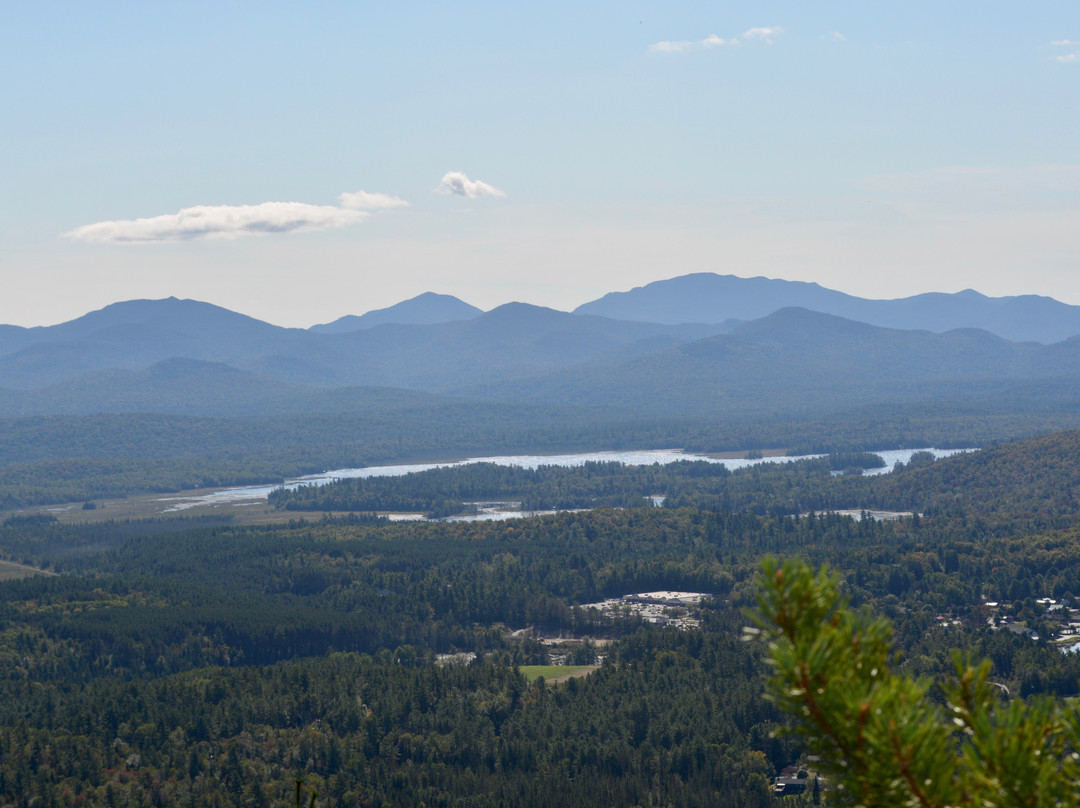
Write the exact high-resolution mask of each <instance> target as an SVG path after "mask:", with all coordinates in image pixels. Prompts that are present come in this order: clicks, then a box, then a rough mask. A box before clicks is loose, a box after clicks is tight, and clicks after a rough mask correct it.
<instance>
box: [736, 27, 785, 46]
mask: <svg viewBox="0 0 1080 808" xmlns="http://www.w3.org/2000/svg"><path fill="white" fill-rule="evenodd" d="M782 33H784V29H783V28H776V27H772V28H751V29H750V30H748V31H747V32H746V33H744V34H743V39H760V40H762V41H764V42H768V43H769V44H770V45H771V44H772V38H773V37H774V36H779V35H780V34H782Z"/></svg>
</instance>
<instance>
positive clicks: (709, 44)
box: [700, 34, 739, 48]
mask: <svg viewBox="0 0 1080 808" xmlns="http://www.w3.org/2000/svg"><path fill="white" fill-rule="evenodd" d="M700 44H701V46H702V47H705V48H715V47H716V46H717V45H738V44H739V40H738V39H737V38H736V39H721V38H720V37H718V36H717V35H716V34H709V35H708V36H707V37H705V38H704V39H703V40H701V43H700Z"/></svg>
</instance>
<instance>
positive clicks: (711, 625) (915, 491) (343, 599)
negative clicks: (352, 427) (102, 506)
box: [0, 433, 1080, 806]
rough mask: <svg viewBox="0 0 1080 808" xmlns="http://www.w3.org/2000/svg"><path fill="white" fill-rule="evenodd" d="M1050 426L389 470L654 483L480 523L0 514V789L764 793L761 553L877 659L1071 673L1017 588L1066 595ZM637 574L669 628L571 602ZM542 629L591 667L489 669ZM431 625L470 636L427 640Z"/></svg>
mask: <svg viewBox="0 0 1080 808" xmlns="http://www.w3.org/2000/svg"><path fill="white" fill-rule="evenodd" d="M1078 448H1080V434H1077V433H1058V434H1054V435H1047V436H1044V437H1040V438H1036V439H1033V440H1031V441H1027V442H1023V443H1016V444H1008V445H1001V446H997V447H993V448H991V449H989V450H984V451H979V452H972V453H969V454H965V455H958V456H955V457H953V458H947V459H941V460H938V461H935V462H928V461H927V460H926V459H925V458H924V459H918V458H917V459H916V461H915V462H913V463H912V464H910V466H908V467H905V468H903V469H898V470H896V471H894V472H892V473H890V474H886V475H882V476H876V477H863V476H858V475H855V474H841V475H839V476H835V475H834V474H833V473H832V471H833V467H834V466H844V467H850V464H851V463H852V462H853V461H855V460H859V459H860V458H858V457H852V456H850V455H849V456H841V455H837V456H836V457H833V458H831V459H830V458H828V457H826V458H822V459H821V460H817V461H804V462H799V463H778V464H766V465H761V466H755V467H753V468H750V469H746V470H742V471H738V472H727V471H725V470H722V467H720V466H716V465H714V464H713V465H711V466H710V467H709V468H705V467H706V466H709V465H710V464H695V463H688V464H675V465H673V466H671V467H645V468H643V469H640V470H631V469H626V468H625V467H618V468H617V467H614V466H610V465H608V464H595V465H593V466H591V467H587V468H585V469H579V470H577V471H576V472H573V473H571V471H572V470H558V471H552V472H541V473H536V474H519V473H518V472H517V471H515V472H509V473H505V472H504V471H502V470H498V471H496V470H493V469H491V468H471V467H462V468H461V469H457V470H453V471H454V472H455V473H456V474H431V475H428V476H427V477H424V478H421V479H422V480H426V481H427V482H423V483H422V484H423V485H428V484H429V483H430V482H431V481H436V482H438V481H440V480H442V481H444V482H445V481H450V482H454V484H457V485H462V486H465V485H467V484H473V483H477V484H479V483H481V482H482V483H483V485H491V484H499V485H502V484H505V485H507V486H514V487H516V488H515V490H519V491H520V492H521V494H522V495H523V497H524V496H529V495H533V494H534V495H536V496H538V497H541V498H542V497H544V496H550V495H551V490H548V489H546V488H545V486H555V489H554V490H556V491H558V490H561V488H565V489H566V490H567V491H570V490H572V489H574V488H577V487H579V486H580V487H581V488H582V489H583V490H586V491H589V490H590V489H589V485H593V486H595V488H596V490H594V491H591V494H592V495H598V496H599V495H603V491H605V490H608V489H609V488H610V490H611V491H612V492H614V493H618V492H620V491H622V492H623V493H624V494H625V493H626V492H631V491H633V492H640V490H648V492H649V493H650V494H651V493H664V492H665V489H664V488H663V487H664V486H665V485H669V486H671V488H670V489H668V490H667V496H668V501H667V502H666V503H665V507H659V508H657V507H651V506H643V507H630V508H623V507H619V508H612V507H594V508H593V509H591V510H588V511H582V512H576V513H560V514H556V515H553V516H547V517H535V518H529V519H519V520H510V521H505V522H477V523H446V522H432V523H420V524H415V523H408V524H405V523H391V524H387V523H380V522H375V521H371V520H369V519H367V518H366V517H363V516H360V515H357V516H347V515H346V516H341V517H324V516H321V515H320V514H314V515H311V516H309V517H308V518H307V519H306V520H305V519H297V520H295V521H294V522H292V523H291V524H288V525H283V526H277V527H270V526H266V527H238V526H234V525H231V524H228V523H222V521H221V520H220V519H197V518H187V519H185V518H178V519H168V520H166V519H159V520H146V521H121V522H96V523H87V524H61V523H59V522H56V521H55V520H53V519H52V518H51V517H48V516H27V515H20V514H10V515H7V516H6V517H5V518H4V519H3V521H2V523H0V553H2V555H3V557H4V558H5V559H7V560H10V561H16V562H19V563H23V564H29V565H33V566H38V567H41V568H43V569H47V570H49V571H51V572H54V573H59V574H58V575H48V576H46V575H39V576H33V577H26V578H21V579H18V580H4V581H0V805H18V806H23V805H27V806H28V805H31V804H33V805H44V806H53V805H57V806H69V805H79V806H83V805H86V806H97V805H108V806H116V805H130V806H143V805H155V806H166V805H168V806H173V805H222V806H232V805H271V804H275V805H280V804H284V803H286V802H287V801H288V798H289V794H290V793H291V788H292V784H293V782H294V779H295V777H296V776H297V775H302V776H303V777H304V778H305V783H307V784H309V785H310V786H311V787H312V788H317V790H318V791H319V792H320V794H321V795H322V796H320V798H319V799H320V804H321V803H322V802H323V801H326V802H327V804H332V805H353V804H358V805H372V806H375V805H402V806H405V805H419V804H427V805H446V806H452V805H455V806H456V805H463V804H469V805H480V806H487V805H490V806H497V805H511V804H512V805H522V806H525V805H536V806H548V805H552V806H554V805H582V806H584V805H642V806H644V805H655V804H671V805H685V806H699V805H701V806H705V805H717V806H728V805H731V806H735V805H751V806H752V805H768V804H772V803H773V801H774V800H775V798H774V797H773V796H772V794H771V793H770V783H771V778H772V777H773V776H775V775H776V774H777V773H778V772H779V771H780V770H781V769H782V768H783V767H785V766H788V765H791V764H793V763H795V762H796V761H797V760H798V759H799V754H800V750H799V748H798V746H797V744H796V743H795V741H794V740H792V739H777V738H775V737H773V732H774V730H775V729H776V728H777V727H778V726H780V724H781V721H782V719H781V717H780V716H779V714H778V713H777V712H776V711H775V709H774V708H773V707H772V705H771V704H770V703H769V702H768V701H767V700H766V699H765V684H764V683H765V678H766V676H767V669H766V667H765V666H764V664H763V661H762V656H761V655H762V649H761V648H759V647H758V646H756V645H755V644H753V643H749V644H748V643H744V642H741V641H740V639H739V638H740V635H741V629H742V627H743V625H744V624H745V622H746V617H745V615H744V609H746V608H748V607H752V606H753V605H754V603H755V602H756V594H757V587H756V584H755V576H756V574H757V570H758V568H759V565H760V561H761V558H762V557H763V555H765V554H771V555H777V556H800V557H802V558H804V559H806V560H807V561H808V562H809V563H810V564H812V565H818V564H821V563H828V564H830V565H831V566H832V567H833V568H834V569H836V570H837V571H838V572H839V573H840V575H841V577H842V581H843V587H844V590H845V592H846V593H847V595H848V596H849V597H850V598H851V600H852V601H853V603H854V604H855V605H856V606H862V607H865V608H870V609H873V610H875V611H877V612H878V613H881V614H884V615H887V616H889V617H890V618H891V619H892V620H893V621H894V623H895V625H896V632H897V634H896V636H897V647H898V649H899V652H900V653H899V654H898V659H899V665H900V669H901V670H903V671H906V672H911V673H916V674H919V675H938V674H940V673H941V672H942V671H945V670H947V669H948V668H949V667H950V665H951V662H950V659H951V653H952V650H953V649H956V648H959V649H963V650H965V651H967V652H970V653H972V654H973V655H976V656H979V657H987V658H989V659H990V660H991V661H992V663H993V673H992V675H993V677H994V681H996V682H999V683H1000V684H1001V685H1002V687H1004V688H1007V689H1008V692H1009V693H1010V694H1011V697H1012V698H1026V697H1028V696H1030V695H1035V694H1040V693H1054V694H1057V695H1059V696H1073V695H1077V694H1078V693H1080V690H1078V682H1080V658H1078V657H1077V655H1072V654H1063V653H1062V652H1061V651H1060V650H1059V649H1058V648H1057V647H1054V646H1053V645H1051V644H1050V643H1048V642H1047V641H1046V639H1045V638H1046V637H1047V636H1049V635H1050V634H1051V633H1052V629H1053V628H1054V626H1056V625H1058V623H1057V622H1056V621H1057V620H1058V617H1057V616H1055V614H1054V613H1052V612H1050V611H1048V610H1047V607H1046V605H1045V603H1040V602H1038V601H1037V599H1038V598H1043V597H1052V598H1054V599H1056V600H1057V601H1058V602H1059V603H1061V604H1064V605H1065V606H1067V607H1068V606H1072V605H1080V601H1077V598H1078V597H1080V585H1078V584H1077V582H1078V581H1080V513H1078V509H1077V506H1076V501H1075V498H1074V494H1073V492H1074V491H1075V490H1076V488H1077V484H1078V482H1080V471H1077V470H1076V469H1075V467H1074V465H1073V464H1072V463H1071V462H1070V458H1071V457H1075V456H1076V450H1077V449H1078ZM862 460H863V461H865V460H866V458H862ZM444 471H451V470H444ZM519 471H520V470H519ZM457 472H460V473H457ZM575 474H576V476H575ZM470 475H473V476H472V477H470ZM590 479H591V480H592V481H593V482H592V483H590V482H589V481H590ZM470 480H471V482H470ZM368 482H370V481H368ZM386 485H387V486H388V488H387V489H386V490H385V491H382V492H381V494H380V495H386V496H389V495H391V494H393V493H394V492H393V486H395V485H396V486H409V485H413V482H409V481H406V480H405V478H399V482H397V483H387V484H386ZM330 488H331V487H327V489H330ZM341 490H342V491H352V489H351V488H349V487H342V489H341ZM403 490H404V489H403ZM507 490H509V488H508V489H507ZM598 491H599V492H600V493H599V494H598V493H597V492H598ZM414 493H416V492H415V491H414ZM439 493H441V492H440V491H435V490H434V489H432V492H428V495H430V496H435V495H436V494H439ZM635 495H636V494H635ZM832 502H835V503H837V504H836V505H834V506H833V505H829V506H828V507H845V508H854V509H859V508H871V507H880V508H893V509H896V510H904V511H907V512H909V513H910V512H916V513H919V514H921V515H920V516H917V517H912V516H907V517H904V518H901V519H898V520H895V521H875V520H873V519H870V518H863V519H861V520H856V519H852V518H850V517H847V516H842V515H837V514H832V513H828V512H827V507H826V506H827V504H828V503H832ZM645 505H647V503H645ZM655 590H685V591H694V592H704V593H708V594H709V595H710V596H711V597H710V598H709V599H707V600H706V601H705V603H704V604H703V605H702V606H701V608H700V611H699V612H698V613H697V618H698V620H699V623H698V624H697V625H695V626H691V627H689V628H685V629H683V630H679V629H675V628H666V627H662V626H654V625H650V624H646V623H643V622H642V620H641V618H640V617H634V616H629V615H628V616H618V615H615V614H612V613H601V612H598V611H594V610H591V609H587V608H584V605H585V604H589V603H594V602H597V601H599V600H602V599H604V598H609V597H618V596H621V595H626V594H631V593H638V592H649V591H655ZM991 601H994V602H999V603H1001V604H1003V605H1002V606H1000V607H999V608H1000V611H999V612H997V613H992V612H991V611H989V609H988V606H987V605H986V604H987V603H988V602H991ZM995 615H996V616H1000V617H1001V618H1002V619H1004V618H1005V617H1008V618H1009V619H1011V620H1015V621H1017V623H1018V624H1022V625H1025V626H1027V627H1029V628H1031V629H1033V630H1038V633H1039V634H1040V636H1041V637H1042V638H1043V639H1040V640H1038V641H1032V640H1030V639H1028V638H1027V637H1025V636H1022V635H1019V634H1016V633H1013V632H1010V631H1004V630H997V631H995V630H992V629H991V627H990V625H989V620H990V618H991V617H993V616H995ZM943 616H946V617H947V618H948V619H947V620H944V621H943V620H942V617H943ZM995 619H996V617H995ZM542 639H543V640H546V641H547V643H548V644H545V642H542V641H541V640H542ZM569 641H573V642H569ZM560 647H561V653H563V654H565V655H567V657H568V660H569V661H573V662H577V663H581V664H584V663H593V664H599V667H598V669H597V670H596V671H595V672H594V673H592V674H590V675H589V676H587V677H585V678H583V679H574V680H570V681H569V682H566V683H563V684H551V683H546V684H545V683H543V682H537V683H530V682H529V681H528V680H527V679H526V678H525V677H524V676H523V675H522V674H521V673H520V672H519V671H518V670H517V668H518V667H519V666H523V665H529V664H540V663H546V662H548V661H549V656H550V654H551V653H554V651H556V650H559V648H560ZM455 653H456V654H472V655H475V656H473V657H465V658H464V660H463V661H466V662H467V664H463V665H462V664H458V665H455V664H448V663H446V662H445V661H444V662H440V661H439V660H438V659H437V655H439V654H455ZM469 659H471V662H468V660H469ZM931 695H932V697H936V696H934V694H931ZM820 796H821V798H822V799H824V800H826V801H827V800H828V799H829V794H828V791H827V789H826V790H825V792H824V794H823V795H820ZM811 798H812V795H811V794H810V793H809V792H808V793H807V794H806V795H804V796H803V797H794V798H791V797H789V798H785V799H786V800H795V801H798V800H800V799H804V800H806V801H807V802H808V801H810V800H811Z"/></svg>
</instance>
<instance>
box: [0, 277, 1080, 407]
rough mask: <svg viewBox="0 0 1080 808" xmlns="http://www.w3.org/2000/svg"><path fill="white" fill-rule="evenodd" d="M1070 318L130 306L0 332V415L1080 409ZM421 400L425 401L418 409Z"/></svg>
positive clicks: (937, 309)
mask: <svg viewBox="0 0 1080 808" xmlns="http://www.w3.org/2000/svg"><path fill="white" fill-rule="evenodd" d="M1078 335H1080V307H1076V306H1069V305H1066V304H1064V303H1060V302H1058V301H1055V300H1052V299H1051V298H1045V297H1037V296H1024V297H1010V298H989V297H985V296H983V295H980V294H978V293H977V292H973V291H966V292H960V293H957V294H955V295H945V294H927V295H918V296H916V297H910V298H904V299H901V300H867V299H863V298H856V297H852V296H850V295H845V294H843V293H840V292H836V291H832V290H829V289H825V288H824V287H821V286H818V285H817V284H807V283H796V282H790V281H780V280H770V279H766V278H736V277H733V276H721V275H712V274H695V275H685V276H682V277H678V278H672V279H670V280H666V281H658V282H656V283H653V284H649V285H647V286H643V287H640V288H637V289H633V290H631V291H628V292H613V293H611V294H609V295H605V296H604V297H602V298H600V299H598V300H594V301H592V302H590V303H587V304H584V305H582V306H580V307H578V308H577V309H576V310H575V311H574V312H561V311H556V310H553V309H547V308H543V307H539V306H532V305H528V304H525V303H510V304H506V305H503V306H500V307H498V308H496V309H493V310H491V311H488V312H482V311H480V310H479V309H477V308H475V307H473V306H470V305H469V304H467V303H465V302H463V301H461V300H458V299H457V298H454V297H451V296H449V295H436V294H433V293H428V294H424V295H420V296H418V297H416V298H413V299H411V300H408V301H403V302H402V303H399V304H398V305H396V306H391V307H389V308H386V309H380V310H377V311H373V312H368V313H367V314H363V315H360V316H348V317H343V318H341V319H339V320H336V321H334V322H333V323H328V324H324V325H319V326H313V327H312V328H310V329H298V328H282V327H279V326H275V325H272V324H270V323H265V322H262V321H259V320H256V319H254V318H251V317H247V316H245V315H242V314H238V313H236V312H232V311H229V310H227V309H223V308H220V307H218V306H214V305H211V304H209V303H203V302H199V301H192V300H177V299H176V298H169V299H166V300H133V301H126V302H121V303H116V304H113V305H110V306H107V307H105V308H104V309H101V310H99V311H94V312H91V313H89V314H87V315H85V316H83V317H80V318H78V319H76V320H72V321H70V322H66V323H61V324H59V325H55V326H48V327H39V328H19V327H15V326H0V415H9V416H12V415H42V414H89V413H98V412H168V413H182V414H198V415H227V416H235V415H263V414H274V413H303V412H350V411H355V412H360V411H364V412H370V411H380V410H382V411H387V410H391V409H393V408H395V407H401V406H407V405H411V404H416V403H417V402H418V401H420V400H423V402H425V404H430V405H437V403H438V402H439V401H457V402H460V401H462V400H486V401H489V402H506V403H517V404H520V403H528V404H541V405H560V406H569V407H605V408H609V409H610V410H611V412H613V413H616V412H618V413H624V414H627V415H633V416H649V415H656V414H663V415H669V416H691V415H692V416H698V415H711V416H717V415H721V416H722V415H724V414H728V413H735V412H738V413H740V414H747V413H763V414H770V413H771V414H780V413H796V412H799V413H804V412H826V411H829V410H834V409H837V408H842V407H845V406H855V405H859V404H866V403H877V402H890V401H891V402H917V401H931V400H941V399H942V398H953V399H955V398H958V397H959V398H967V399H971V398H972V397H975V399H979V398H980V397H981V398H983V399H986V400H994V401H1022V400H1023V399H1024V397H1025V395H1026V394H1035V392H1036V391H1041V392H1038V393H1037V394H1038V395H1039V396H1044V397H1045V396H1050V397H1052V398H1054V399H1055V400H1056V401H1058V402H1059V403H1061V402H1062V401H1064V402H1065V403H1066V404H1067V403H1068V401H1070V400H1071V399H1069V396H1073V395H1076V396H1077V398H1080V336H1078ZM417 397H420V398H417Z"/></svg>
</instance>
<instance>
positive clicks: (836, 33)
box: [829, 31, 847, 42]
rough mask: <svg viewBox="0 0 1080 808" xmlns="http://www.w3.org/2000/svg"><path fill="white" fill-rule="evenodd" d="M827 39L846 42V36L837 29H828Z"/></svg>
mask: <svg viewBox="0 0 1080 808" xmlns="http://www.w3.org/2000/svg"><path fill="white" fill-rule="evenodd" d="M829 39H831V40H832V41H833V42H847V37H846V36H844V35H843V34H841V33H840V32H839V31H829Z"/></svg>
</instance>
